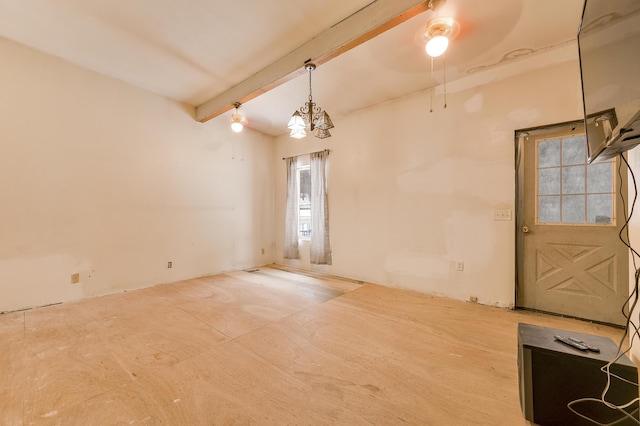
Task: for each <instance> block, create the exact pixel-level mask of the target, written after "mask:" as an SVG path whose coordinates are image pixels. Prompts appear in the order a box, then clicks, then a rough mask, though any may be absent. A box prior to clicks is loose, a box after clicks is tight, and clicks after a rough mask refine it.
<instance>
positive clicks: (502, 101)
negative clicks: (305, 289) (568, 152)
mask: <svg viewBox="0 0 640 426" xmlns="http://www.w3.org/2000/svg"><path fill="white" fill-rule="evenodd" d="M461 83H463V82H461ZM461 86H462V84H461ZM450 87H452V88H454V89H455V86H450ZM442 103H443V98H442V96H441V95H438V96H437V97H436V98H435V99H434V111H433V113H429V94H428V92H424V93H419V94H415V95H412V96H409V97H405V98H402V99H399V100H396V101H393V102H390V103H387V104H384V105H381V106H379V107H376V108H373V109H370V110H366V111H361V112H358V113H354V114H352V115H350V116H348V117H341V118H338V117H336V118H334V123H335V125H336V128H335V129H333V130H332V134H333V135H334V136H333V137H332V138H329V139H325V141H324V142H322V141H319V140H317V139H315V138H305V139H302V140H300V141H297V140H292V139H290V138H289V137H288V136H283V137H280V138H278V139H277V145H276V160H275V162H276V186H275V192H276V204H275V211H276V216H275V217H276V232H275V236H276V251H275V253H276V261H277V262H278V263H284V264H289V265H292V266H296V267H299V268H303V269H314V270H319V271H322V272H325V273H329V274H334V275H339V276H345V277H351V278H354V279H360V280H364V281H370V282H375V283H380V284H384V285H389V286H394V287H402V288H408V289H413V290H417V291H420V292H424V293H430V294H438V295H444V296H447V297H451V298H455V299H461V300H469V298H470V297H472V296H475V297H477V298H478V301H479V302H480V303H484V304H495V305H498V306H511V305H512V304H513V303H514V300H515V298H514V293H515V284H514V275H515V242H514V239H515V233H514V232H515V231H514V226H515V225H514V223H515V222H514V221H513V220H512V221H494V220H493V212H494V210H496V209H510V210H512V212H513V209H514V207H515V194H514V191H515V189H514V187H515V178H514V176H515V172H514V130H516V129H522V128H527V127H533V126H539V125H546V124H553V123H558V122H562V121H568V120H574V119H579V118H580V117H581V116H582V103H581V89H580V81H579V68H578V62H577V56H576V57H575V58H572V60H571V61H569V62H564V63H562V64H560V65H554V66H552V67H549V68H546V69H544V70H538V71H534V72H530V73H528V74H524V75H520V76H518V77H513V78H509V79H507V80H504V81H500V82H493V83H490V84H487V85H484V86H481V87H478V88H474V89H467V90H463V91H460V92H458V93H449V94H448V107H447V108H446V109H443V107H442ZM330 112H331V111H330ZM324 148H329V149H330V150H331V154H330V156H329V162H330V165H329V169H330V170H329V177H328V179H329V209H330V220H331V241H332V247H333V265H332V266H323V267H320V266H312V265H309V262H308V255H307V254H306V251H307V250H308V248H307V246H306V245H303V247H302V251H303V254H302V257H301V259H300V260H299V261H289V260H284V259H282V242H283V235H284V231H283V228H284V205H285V189H286V183H285V182H286V174H285V167H284V162H283V161H282V160H281V158H282V157H288V156H292V155H297V154H301V153H306V152H312V151H316V150H320V149H324ZM456 261H463V262H464V271H463V272H458V271H456V270H455V262H456Z"/></svg>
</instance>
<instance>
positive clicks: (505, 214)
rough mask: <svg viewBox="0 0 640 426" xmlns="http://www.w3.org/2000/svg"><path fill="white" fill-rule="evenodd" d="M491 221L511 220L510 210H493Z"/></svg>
mask: <svg viewBox="0 0 640 426" xmlns="http://www.w3.org/2000/svg"><path fill="white" fill-rule="evenodd" d="M493 220H511V209H504V210H494V211H493Z"/></svg>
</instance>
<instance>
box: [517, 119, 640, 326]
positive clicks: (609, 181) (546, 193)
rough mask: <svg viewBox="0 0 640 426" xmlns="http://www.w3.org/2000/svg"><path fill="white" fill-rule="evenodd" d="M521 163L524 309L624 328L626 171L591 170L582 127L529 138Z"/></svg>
mask: <svg viewBox="0 0 640 426" xmlns="http://www.w3.org/2000/svg"><path fill="white" fill-rule="evenodd" d="M518 158H519V166H518V169H519V170H518V199H519V200H518V220H517V226H518V228H519V229H517V233H518V241H517V246H518V284H517V305H518V307H522V308H528V309H534V310H539V311H544V312H551V313H556V314H563V315H569V316H573V317H577V318H584V319H589V320H594V321H599V322H604V323H610V324H619V325H621V324H624V322H625V317H624V315H623V314H622V310H623V306H624V304H625V301H626V299H627V297H628V296H629V280H628V250H627V247H626V246H625V245H624V244H623V243H622V241H620V239H619V232H620V228H621V226H622V225H624V218H625V215H624V204H623V200H622V198H621V197H620V196H619V195H618V193H619V192H621V191H620V183H621V182H622V188H623V189H622V193H624V191H626V169H625V170H624V173H622V178H620V177H619V176H618V173H617V161H618V160H614V161H608V162H603V163H597V164H592V165H587V164H586V159H587V152H586V140H585V136H584V130H583V128H582V126H581V125H580V124H577V123H573V124H572V125H569V126H562V127H560V128H558V127H556V128H555V129H553V130H551V131H543V132H540V131H538V132H531V133H530V134H529V135H528V136H527V135H526V134H523V135H522V136H521V137H520V139H519V144H518Z"/></svg>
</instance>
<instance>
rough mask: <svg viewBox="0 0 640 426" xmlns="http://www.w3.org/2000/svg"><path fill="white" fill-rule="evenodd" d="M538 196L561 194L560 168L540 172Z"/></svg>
mask: <svg viewBox="0 0 640 426" xmlns="http://www.w3.org/2000/svg"><path fill="white" fill-rule="evenodd" d="M538 194H540V195H559V194H560V168H559V167H555V168H553V169H540V170H538Z"/></svg>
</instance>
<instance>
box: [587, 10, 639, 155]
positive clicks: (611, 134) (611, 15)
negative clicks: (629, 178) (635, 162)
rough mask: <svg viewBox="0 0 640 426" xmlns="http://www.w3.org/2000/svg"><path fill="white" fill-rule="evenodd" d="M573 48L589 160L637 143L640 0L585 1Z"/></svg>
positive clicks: (629, 147)
mask: <svg viewBox="0 0 640 426" xmlns="http://www.w3.org/2000/svg"><path fill="white" fill-rule="evenodd" d="M578 50H579V53H580V77H581V82H582V96H583V103H584V118H585V128H586V129H587V146H588V153H589V160H588V161H589V163H592V162H594V161H598V160H603V159H609V158H612V157H615V156H616V155H618V154H619V153H621V152H624V151H627V150H629V149H631V148H633V147H635V146H636V145H638V144H640V0H585V2H584V8H583V11H582V20H581V22H580V26H579V28H578Z"/></svg>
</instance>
